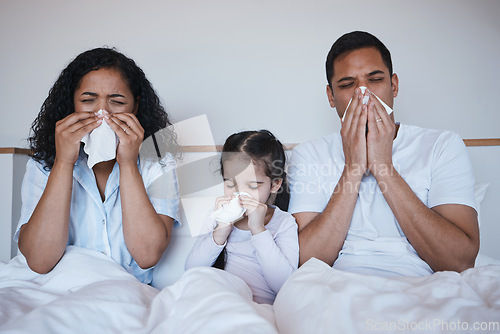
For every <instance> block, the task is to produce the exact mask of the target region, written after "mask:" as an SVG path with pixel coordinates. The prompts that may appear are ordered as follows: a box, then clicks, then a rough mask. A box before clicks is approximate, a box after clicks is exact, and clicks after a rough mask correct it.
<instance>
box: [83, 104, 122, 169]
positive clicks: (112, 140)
mask: <svg viewBox="0 0 500 334" xmlns="http://www.w3.org/2000/svg"><path fill="white" fill-rule="evenodd" d="M103 113H107V112H106V111H105V110H103V109H101V110H99V111H98V112H97V114H98V115H102V114H103ZM81 141H82V142H83V143H84V146H83V151H84V152H85V153H87V154H88V159H87V165H88V166H89V168H92V167H94V165H95V164H97V163H99V162H102V161H108V160H113V159H114V158H116V148H117V147H118V136H117V135H116V133H115V132H114V131H113V129H111V127H110V126H109V125H108V123H106V121H105V120H103V121H102V123H101V125H100V126H99V127H97V128H96V129H94V130H92V132H90V133H88V134H86V135H85V136H83V138H82V140H81Z"/></svg>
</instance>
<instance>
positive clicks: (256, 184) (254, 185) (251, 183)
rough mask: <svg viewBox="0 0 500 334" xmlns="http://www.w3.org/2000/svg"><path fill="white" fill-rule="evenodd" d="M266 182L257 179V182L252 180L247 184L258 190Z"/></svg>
mask: <svg viewBox="0 0 500 334" xmlns="http://www.w3.org/2000/svg"><path fill="white" fill-rule="evenodd" d="M263 183H264V182H258V181H255V182H250V183H248V184H247V187H248V188H250V189H252V190H256V189H259V187H260V185H261V184H263Z"/></svg>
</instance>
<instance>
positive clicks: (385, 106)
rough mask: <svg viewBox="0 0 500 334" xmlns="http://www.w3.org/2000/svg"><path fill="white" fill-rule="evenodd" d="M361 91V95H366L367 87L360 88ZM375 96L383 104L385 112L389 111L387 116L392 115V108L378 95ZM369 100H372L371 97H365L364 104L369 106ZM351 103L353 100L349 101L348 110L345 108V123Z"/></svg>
mask: <svg viewBox="0 0 500 334" xmlns="http://www.w3.org/2000/svg"><path fill="white" fill-rule="evenodd" d="M359 89H361V94H364V93H365V90H366V87H365V86H360V87H359ZM373 96H375V97H376V98H377V100H379V101H380V103H381V104H382V106H383V107H384V108H385V111H387V115H390V114H391V113H392V109H391V107H389V106H388V105H387V104H385V103H384V101H382V100H381V99H380V98H379V97H378V96H377V95H375V94H373ZM369 98H370V97H369V96H363V104H368V100H369ZM351 101H352V98H351V99H350V100H349V103H348V104H347V108H345V111H344V116H342V122H343V121H344V118H345V115H346V114H347V109H348V108H349V106H350V105H351Z"/></svg>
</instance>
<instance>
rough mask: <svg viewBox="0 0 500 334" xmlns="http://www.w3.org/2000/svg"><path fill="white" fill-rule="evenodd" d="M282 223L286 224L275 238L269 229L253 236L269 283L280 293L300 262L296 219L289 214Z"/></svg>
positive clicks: (252, 239) (258, 257) (258, 256)
mask: <svg viewBox="0 0 500 334" xmlns="http://www.w3.org/2000/svg"><path fill="white" fill-rule="evenodd" d="M281 224H284V226H283V227H284V228H283V229H280V230H279V231H278V232H277V233H276V235H275V236H274V238H273V236H272V235H271V233H270V232H269V231H268V230H266V231H264V232H262V233H259V234H256V235H253V236H252V238H251V242H252V245H253V246H254V247H255V250H256V254H257V259H258V260H259V263H260V265H261V267H262V272H263V274H264V278H265V279H266V282H267V285H269V287H270V288H271V289H272V290H273V291H274V292H275V293H278V291H279V290H280V288H281V286H282V285H283V283H285V281H286V280H287V278H288V277H289V276H290V275H291V274H292V273H293V271H294V270H296V269H297V267H298V264H299V241H298V235H297V224H296V223H295V219H293V217H291V216H288V217H287V221H283V222H282V223H281Z"/></svg>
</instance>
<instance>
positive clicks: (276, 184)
mask: <svg viewBox="0 0 500 334" xmlns="http://www.w3.org/2000/svg"><path fill="white" fill-rule="evenodd" d="M282 183H283V179H275V180H274V181H273V184H272V186H271V193H276V192H277V191H278V190H279V189H280V187H281V184H282Z"/></svg>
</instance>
